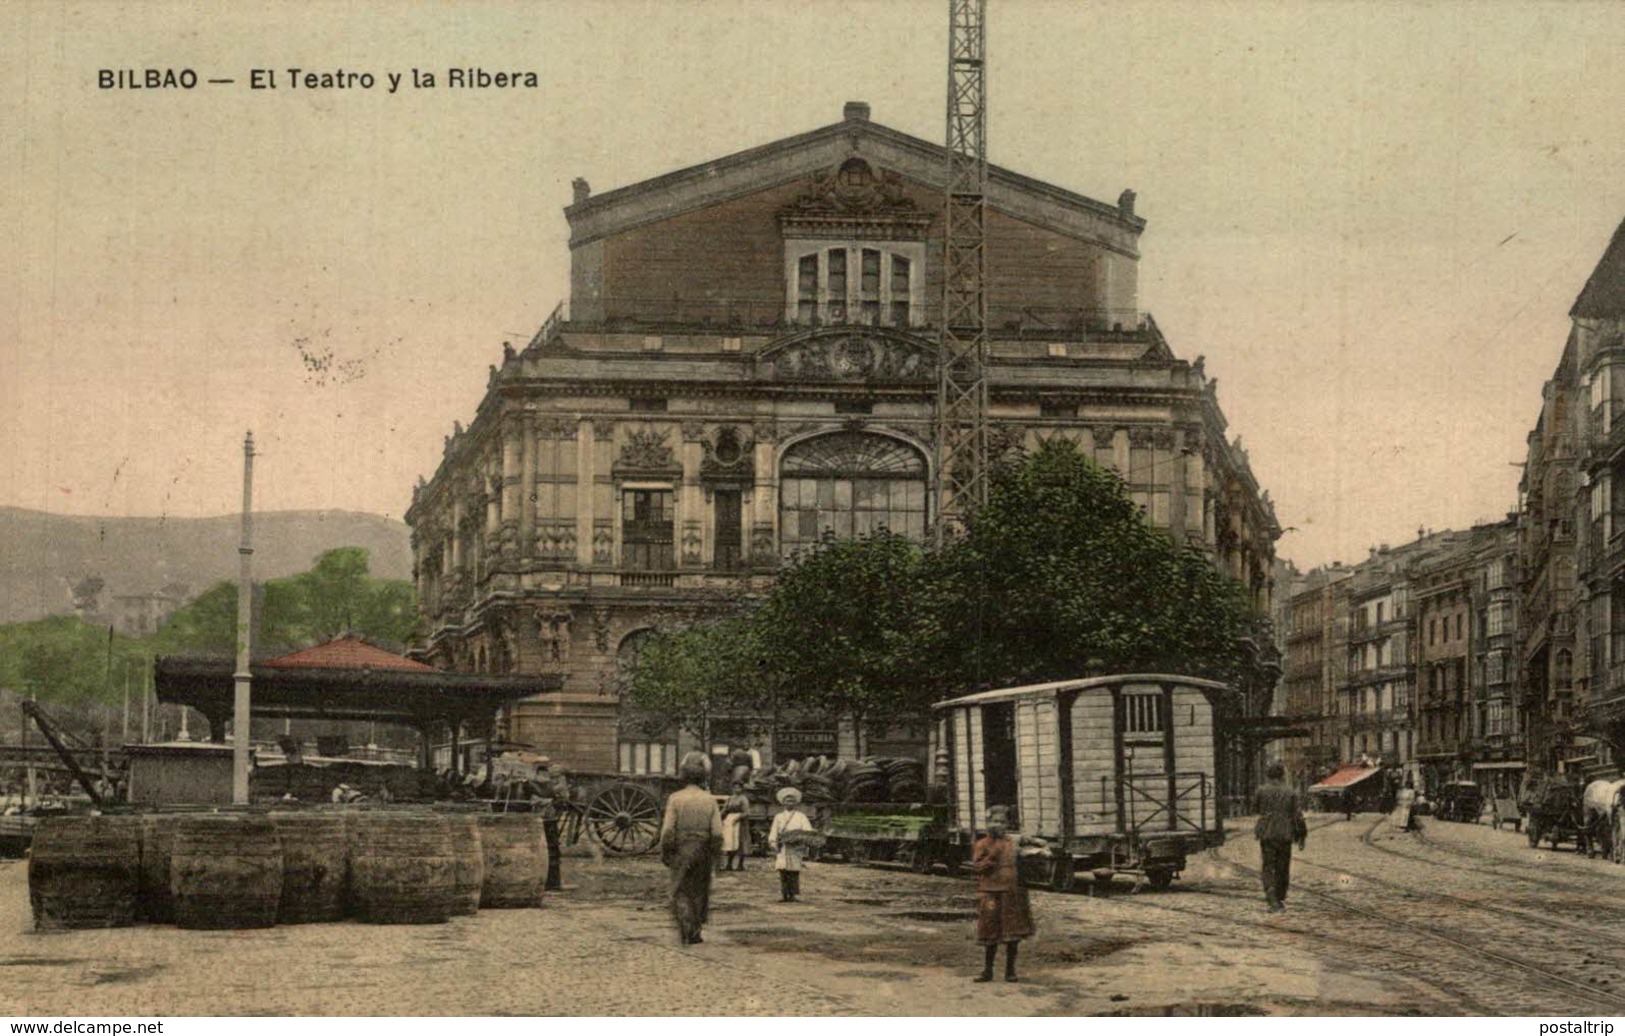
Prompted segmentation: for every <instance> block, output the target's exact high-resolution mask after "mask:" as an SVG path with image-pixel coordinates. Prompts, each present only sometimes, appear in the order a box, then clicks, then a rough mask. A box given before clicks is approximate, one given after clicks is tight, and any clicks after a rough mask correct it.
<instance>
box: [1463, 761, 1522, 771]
mask: <svg viewBox="0 0 1625 1036" xmlns="http://www.w3.org/2000/svg"><path fill="white" fill-rule="evenodd" d="M1528 765H1529V764H1528V763H1474V764H1473V769H1475V770H1522V769H1524V768H1525V767H1527V766H1528Z"/></svg>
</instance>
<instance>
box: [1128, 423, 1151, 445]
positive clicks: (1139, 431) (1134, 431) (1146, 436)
mask: <svg viewBox="0 0 1625 1036" xmlns="http://www.w3.org/2000/svg"><path fill="white" fill-rule="evenodd" d="M1153 431H1154V429H1151V428H1147V427H1146V426H1145V425H1134V426H1132V427H1130V428H1129V430H1128V444H1129V445H1130V446H1133V447H1135V448H1136V449H1141V450H1145V449H1150V448H1151V446H1152V444H1153V442H1154V437H1153V434H1152V433H1153Z"/></svg>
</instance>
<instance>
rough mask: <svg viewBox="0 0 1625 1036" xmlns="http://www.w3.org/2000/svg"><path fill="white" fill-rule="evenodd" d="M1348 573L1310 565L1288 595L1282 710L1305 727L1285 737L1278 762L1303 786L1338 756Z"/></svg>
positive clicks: (1338, 567)
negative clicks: (1336, 730)
mask: <svg viewBox="0 0 1625 1036" xmlns="http://www.w3.org/2000/svg"><path fill="white" fill-rule="evenodd" d="M1353 574H1354V570H1353V569H1349V568H1344V567H1343V566H1342V565H1341V564H1338V565H1335V566H1332V567H1330V568H1317V569H1314V570H1313V571H1311V572H1309V573H1307V574H1305V575H1303V576H1300V577H1299V579H1298V585H1297V586H1296V589H1295V592H1294V593H1293V595H1292V605H1291V612H1290V617H1289V619H1288V622H1289V625H1288V626H1287V628H1286V630H1285V637H1284V641H1285V643H1284V646H1283V650H1282V658H1283V666H1282V669H1283V671H1282V679H1281V684H1282V687H1283V688H1284V690H1285V697H1286V703H1285V706H1284V708H1283V709H1282V714H1283V715H1287V716H1291V717H1294V718H1295V719H1296V720H1297V721H1298V722H1300V723H1302V724H1303V725H1305V726H1306V727H1307V728H1308V729H1307V733H1305V734H1302V735H1299V736H1296V737H1292V738H1289V739H1287V740H1286V741H1285V743H1284V744H1283V746H1282V749H1283V758H1282V763H1283V765H1285V766H1286V771H1287V776H1288V778H1289V779H1291V780H1293V781H1294V782H1296V783H1298V784H1300V785H1301V786H1304V787H1307V786H1308V785H1310V784H1313V783H1314V782H1315V781H1316V780H1318V779H1319V778H1321V777H1324V776H1325V775H1327V774H1329V773H1331V772H1332V771H1333V770H1335V769H1336V768H1337V763H1338V760H1339V759H1340V758H1342V751H1341V748H1340V747H1339V745H1338V744H1337V743H1336V738H1335V736H1334V734H1333V732H1332V725H1333V723H1334V721H1335V717H1336V716H1337V715H1338V699H1337V693H1336V688H1337V687H1338V686H1339V685H1340V684H1341V682H1342V679H1343V674H1344V673H1345V672H1346V671H1347V658H1346V648H1345V647H1344V645H1345V644H1346V643H1347V638H1348V597H1347V595H1346V594H1344V593H1341V592H1340V584H1341V583H1342V582H1343V581H1344V580H1346V579H1348V578H1349V577H1350V576H1352V575H1353ZM1339 663H1340V664H1339Z"/></svg>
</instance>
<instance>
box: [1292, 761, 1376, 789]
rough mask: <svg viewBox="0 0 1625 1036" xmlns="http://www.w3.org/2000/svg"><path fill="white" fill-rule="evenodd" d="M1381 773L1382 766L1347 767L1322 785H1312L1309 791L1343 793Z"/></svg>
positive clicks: (1321, 783) (1328, 778) (1322, 782)
mask: <svg viewBox="0 0 1625 1036" xmlns="http://www.w3.org/2000/svg"><path fill="white" fill-rule="evenodd" d="M1381 772H1382V767H1380V766H1345V767H1343V768H1342V769H1340V770H1338V771H1337V772H1336V773H1333V774H1332V775H1331V776H1330V777H1327V778H1326V779H1325V780H1323V781H1321V782H1320V783H1318V784H1311V785H1310V786H1309V790H1310V791H1342V790H1343V789H1344V788H1350V787H1353V786H1354V785H1356V784H1359V783H1360V782H1361V781H1363V780H1365V779H1366V778H1367V777H1372V776H1375V775H1377V774H1379V773H1381Z"/></svg>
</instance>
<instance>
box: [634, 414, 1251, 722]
mask: <svg viewBox="0 0 1625 1036" xmlns="http://www.w3.org/2000/svg"><path fill="white" fill-rule="evenodd" d="M1258 621H1259V619H1258V616H1256V615H1255V614H1254V613H1253V612H1252V610H1251V608H1250V606H1249V604H1248V601H1247V598H1246V595H1245V593H1244V592H1243V590H1242V588H1241V586H1240V585H1239V584H1237V583H1236V582H1235V581H1234V580H1232V579H1230V578H1228V577H1227V576H1225V575H1223V574H1222V573H1220V572H1219V571H1218V570H1217V569H1216V568H1215V567H1214V565H1213V563H1212V560H1211V559H1210V558H1209V557H1208V556H1207V554H1205V553H1204V552H1203V551H1202V550H1200V549H1198V548H1195V547H1191V546H1186V545H1181V544H1178V543H1176V542H1175V541H1174V540H1173V539H1172V538H1171V537H1170V536H1169V535H1168V534H1167V533H1166V532H1163V531H1160V530H1157V529H1155V528H1152V527H1151V526H1150V525H1148V524H1147V523H1146V521H1145V518H1144V515H1143V514H1142V513H1141V511H1140V509H1139V508H1138V507H1136V506H1135V504H1134V502H1133V501H1132V500H1131V499H1130V497H1129V495H1128V493H1127V491H1126V489H1125V487H1124V485H1123V483H1122V481H1121V480H1120V479H1119V478H1118V477H1117V476H1116V475H1115V474H1113V473H1112V472H1110V471H1107V470H1106V469H1104V468H1102V467H1100V466H1098V465H1097V464H1095V462H1094V461H1093V459H1091V458H1089V457H1087V456H1085V455H1084V454H1083V453H1082V452H1081V451H1079V450H1078V448H1077V447H1076V446H1075V445H1074V444H1072V443H1069V442H1064V441H1058V442H1053V443H1049V444H1046V445H1044V446H1042V447H1041V448H1039V449H1038V450H1037V451H1035V452H1033V453H1031V454H1026V455H1022V456H1020V457H1018V458H1016V459H1014V460H1013V461H1011V462H1008V463H1006V464H1004V465H1001V466H1000V467H999V468H998V469H997V470H996V471H995V473H994V476H993V479H992V482H991V485H990V495H989V500H988V502H987V504H986V505H985V506H983V507H982V508H980V509H979V510H978V511H977V512H976V513H975V514H973V515H972V516H971V518H970V521H969V523H968V528H967V533H966V535H965V536H964V537H963V538H961V539H958V540H956V541H954V542H952V543H950V544H949V545H948V546H947V547H946V548H945V549H943V550H941V551H938V552H933V551H927V550H926V549H924V548H923V547H922V546H920V545H919V544H917V543H915V542H913V541H911V540H908V539H906V538H904V537H901V536H895V535H890V534H882V535H878V536H871V537H867V538H864V539H859V540H849V541H841V542H833V541H831V542H825V543H824V544H821V545H820V546H819V547H818V548H817V549H815V550H814V551H812V552H810V553H808V554H807V555H805V556H803V557H800V558H798V559H796V560H794V561H793V562H792V563H791V564H790V565H788V566H787V567H785V568H784V569H782V570H781V571H780V573H779V578H778V580H777V582H776V584H775V585H774V588H773V590H772V592H771V593H770V594H769V596H768V597H767V599H766V600H765V601H764V602H762V603H761V605H760V606H759V607H757V608H755V609H754V610H752V611H750V612H749V613H747V614H745V615H742V616H740V617H738V618H734V619H730V620H729V621H727V622H726V623H721V624H715V625H709V626H696V627H693V628H691V629H688V630H684V631H677V632H672V633H669V634H667V635H665V636H663V637H661V638H659V639H658V641H657V642H656V643H657V644H658V648H656V647H655V646H654V645H651V649H650V650H646V651H645V653H644V656H643V657H644V661H643V663H641V664H640V666H639V671H638V676H637V677H635V678H634V682H633V688H632V695H631V699H632V702H633V704H634V705H637V706H641V707H653V708H656V709H658V710H660V711H661V712H662V714H665V715H673V716H681V717H686V718H688V719H689V720H690V722H689V725H690V726H691V727H692V722H691V720H692V717H695V716H704V715H707V714H715V713H716V712H717V711H718V710H719V708H721V707H722V702H723V700H724V696H725V695H727V696H733V697H731V698H730V699H729V704H728V706H727V707H729V708H734V707H737V706H738V703H740V702H742V701H745V700H748V699H750V694H742V693H741V691H740V689H741V688H750V687H754V688H755V690H754V692H753V693H755V694H756V695H757V697H758V699H759V698H760V696H761V694H762V693H763V692H764V691H765V692H766V693H767V694H768V695H769V699H768V700H769V702H770V703H773V706H774V707H775V710H776V707H777V706H778V705H781V704H782V705H791V704H793V707H794V708H795V709H797V710H801V711H804V712H809V713H816V714H822V715H826V716H829V715H840V716H847V717H850V718H852V719H854V720H857V721H860V722H864V723H868V724H870V725H875V726H878V725H885V724H888V723H894V722H898V721H908V720H911V719H919V718H921V717H923V716H925V715H927V714H928V711H929V707H930V704H931V703H932V702H933V701H936V700H940V699H941V698H943V697H947V696H951V695H953V694H959V693H967V692H970V691H973V690H976V689H979V688H983V687H992V686H1009V685H1013V684H1022V683H1036V682H1042V681H1048V680H1060V679H1068V678H1072V677H1076V676H1080V675H1084V674H1087V673H1091V672H1107V671H1117V672H1123V671H1132V670H1154V671H1161V672H1177V673H1186V674H1190V675H1199V676H1210V677H1215V678H1218V679H1225V680H1233V679H1235V678H1236V677H1237V676H1238V675H1239V673H1240V671H1241V668H1242V666H1243V665H1244V659H1243V652H1242V648H1241V638H1242V637H1243V636H1245V635H1246V634H1248V633H1250V632H1253V631H1254V629H1255V627H1256V625H1257V623H1258ZM645 673H647V675H645Z"/></svg>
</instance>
